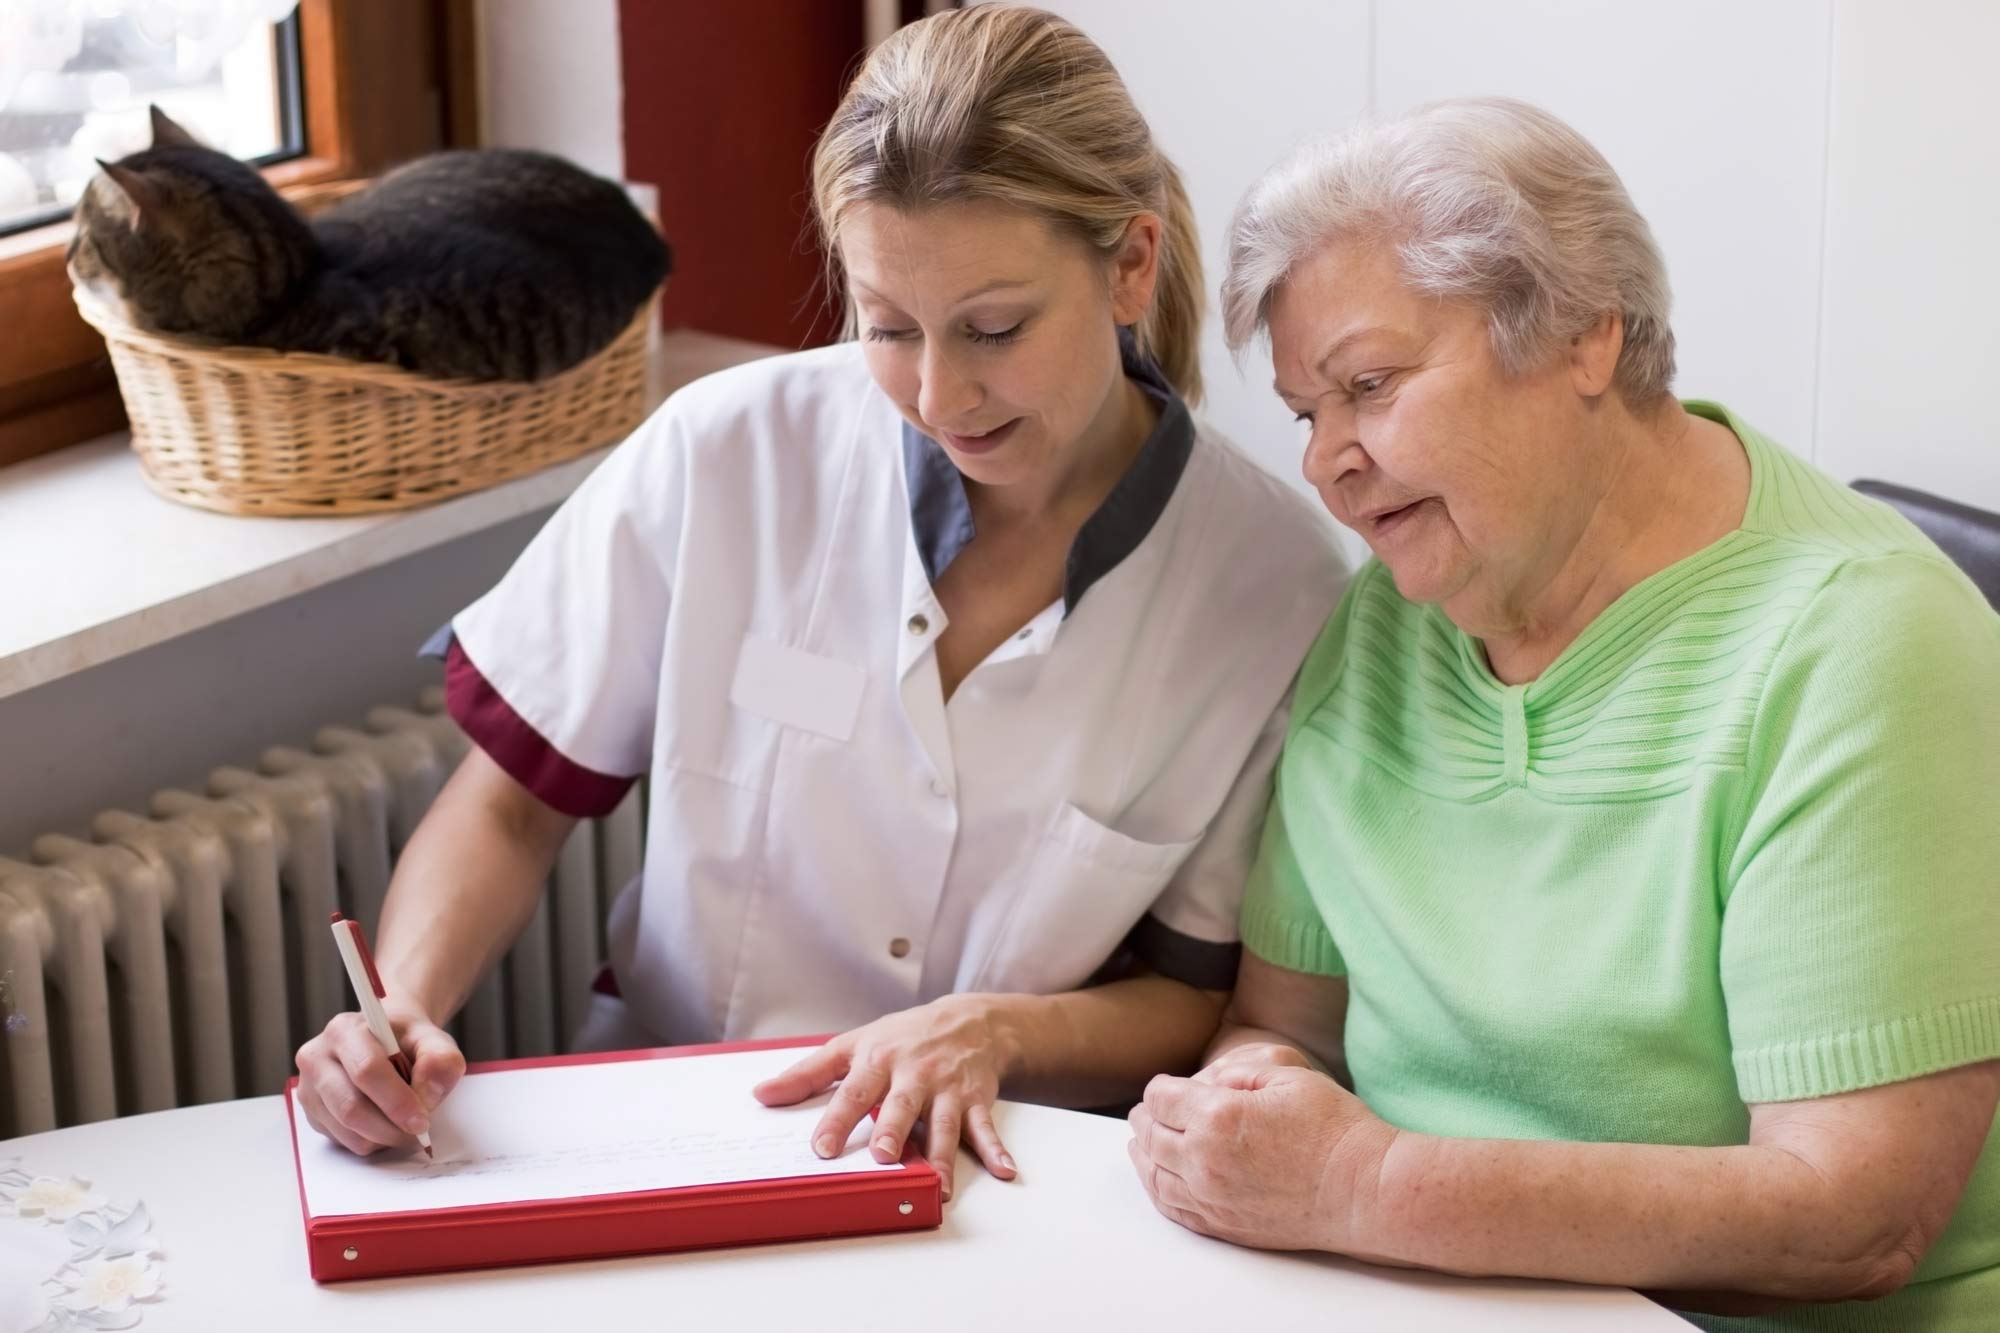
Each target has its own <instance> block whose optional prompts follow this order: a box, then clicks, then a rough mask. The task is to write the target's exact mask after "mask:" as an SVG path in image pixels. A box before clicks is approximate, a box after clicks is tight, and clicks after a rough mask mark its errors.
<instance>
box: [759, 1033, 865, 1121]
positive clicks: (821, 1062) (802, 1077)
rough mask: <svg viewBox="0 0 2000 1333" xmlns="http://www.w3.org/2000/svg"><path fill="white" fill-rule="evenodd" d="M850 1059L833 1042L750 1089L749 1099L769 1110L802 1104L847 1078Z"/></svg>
mask: <svg viewBox="0 0 2000 1333" xmlns="http://www.w3.org/2000/svg"><path fill="white" fill-rule="evenodd" d="M851 1058H852V1057H851V1056H850V1055H849V1053H848V1050H847V1048H846V1047H845V1046H842V1045H840V1044H839V1043H837V1042H831V1041H830V1042H828V1043H827V1044H826V1045H824V1046H822V1047H820V1048H819V1049H818V1050H816V1051H814V1052H813V1053H812V1054H811V1055H808V1056H807V1057H805V1059H803V1060H799V1061H796V1062H794V1063H793V1064H792V1065H791V1066H790V1067H789V1068H787V1069H786V1070H785V1071H784V1072H783V1073H780V1074H773V1075H772V1076H771V1077H770V1078H767V1079H765V1080H764V1081H763V1082H762V1083H759V1084H758V1085H757V1086H756V1087H754V1088H752V1089H750V1095H751V1096H753V1097H755V1098H756V1099H757V1100H758V1101H760V1102H762V1103H764V1105H766V1106H790V1105H792V1104H793V1103H794V1102H802V1101H804V1100H805V1099H806V1098H808V1097H810V1096H812V1095H813V1094H814V1093H816V1092H824V1091H826V1090H827V1089H828V1088H830V1087H832V1086H833V1085H834V1084H835V1083H837V1082H839V1081H840V1080H841V1079H842V1078H843V1077H845V1076H846V1074H847V1064H848V1061H849V1060H850V1059H851Z"/></svg>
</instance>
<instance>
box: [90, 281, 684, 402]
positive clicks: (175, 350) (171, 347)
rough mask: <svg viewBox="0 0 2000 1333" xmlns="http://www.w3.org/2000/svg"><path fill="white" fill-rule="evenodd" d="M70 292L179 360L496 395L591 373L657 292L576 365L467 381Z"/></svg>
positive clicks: (131, 342) (98, 325) (640, 320)
mask: <svg viewBox="0 0 2000 1333" xmlns="http://www.w3.org/2000/svg"><path fill="white" fill-rule="evenodd" d="M70 295H71V297H72V298H73V299H74V300H75V302H76V309H77V313H78V314H80V315H81V316H83V319H84V322H85V323H87V324H89V325H90V326H91V327H92V328H94V329H96V330H97V331H98V332H99V333H101V334H103V335H104V337H105V338H106V339H107V340H110V339H115V340H116V341H118V342H121V343H124V344H125V345H127V346H128V347H133V348H137V349H139V350H141V351H147V352H151V353H153V354H155V355H157V356H164V357H170V358H174V359H177V360H188V359H193V360H197V361H200V362H203V363H206V364H207V365H210V366H232V367H234V368H236V369H238V370H242V371H246V372H252V373H264V374H291V375H304V376H306V377H308V378H311V379H315V380H319V381H322V382H328V381H335V382H345V383H349V384H367V385H379V386H385V387H399V388H402V389H404V390H406V391H409V390H417V389H425V390H432V389H450V390H452V391H453V392H455V393H462V394H483V395H495V396H497V395H502V394H510V393H519V392H520V391H521V390H522V389H524V388H530V387H532V388H535V389H549V388H554V387H557V386H560V385H562V384H564V383H565V382H567V381H569V380H571V379H578V378H582V377H583V376H584V375H588V374H593V373H595V369H596V363H597V358H598V355H599V353H601V352H603V351H605V350H607V349H609V348H611V347H613V346H615V345H616V344H617V343H618V342H619V341H620V340H621V339H623V338H625V337H626V336H627V335H628V334H630V333H631V332H632V329H633V326H634V325H638V326H640V327H644V326H645V324H646V322H647V321H648V320H650V319H652V318H653V316H654V313H655V311H656V310H657V308H658V302H659V293H658V291H657V290H656V291H655V292H654V293H653V294H652V295H651V296H649V297H648V298H647V299H646V300H644V301H642V302H640V303H639V308H638V310H637V311H635V312H634V313H633V315H632V319H631V320H630V321H629V322H628V323H627V324H626V325H625V327H624V328H622V329H620V330H619V331H618V333H617V334H616V335H615V336H614V337H613V338H612V339H611V341H610V342H607V343H606V344H605V345H604V347H603V348H600V349H598V352H597V353H592V354H591V355H590V356H587V357H585V358H584V359H583V360H582V361H579V362H578V363H577V364H576V365H573V366H571V367H569V368H568V369H567V370H564V371H561V372H559V373H558V374H554V375H551V376H549V377H548V378H547V379H540V380H467V379H443V378H440V377H438V376H435V375H422V374H418V373H417V372H416V371H414V370H404V369H403V368H402V367H401V366H390V365H383V364H380V363H377V362H372V361H356V360H354V359H353V358H351V357H344V356H329V355H327V354H326V353H323V352H280V351H277V350H276V349H274V348H270V347H245V346H239V345H237V344H233V343H219V342H208V341H205V340H203V339H200V338H185V337H180V336H177V335H175V334H169V333H151V332H148V331H146V330H144V329H141V328H139V327H137V326H136V325H134V324H132V323H130V322H129V321H127V320H126V319H125V317H124V316H123V315H121V314H119V313H118V312H117V311H116V310H115V309H113V308H112V307H110V306H108V305H106V304H105V303H104V302H102V301H99V300H98V299H97V298H96V297H94V296H92V295H91V294H90V293H89V292H88V291H86V290H85V289H84V288H82V287H78V286H75V285H72V286H71V288H70Z"/></svg>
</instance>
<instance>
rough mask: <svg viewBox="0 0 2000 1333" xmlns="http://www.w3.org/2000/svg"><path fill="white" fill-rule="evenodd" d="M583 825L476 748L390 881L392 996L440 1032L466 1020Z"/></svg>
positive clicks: (382, 940)
mask: <svg viewBox="0 0 2000 1333" xmlns="http://www.w3.org/2000/svg"><path fill="white" fill-rule="evenodd" d="M575 824H576V821H575V820H574V819H572V818H570V817H569V816H567V815H563V814H560V813H558V812H557V811H554V810H551V809H550V808H549V807H547V806H546V805H543V804H542V803H541V802H540V801H539V800H537V799H536V798H535V797H533V796H532V795H530V794H529V793H528V792H527V790H526V789H525V788H523V787H522V786H521V785H520V784H519V783H517V782H515V781H514V779H513V778H511V777H509V776H508V775H507V774H506V772H505V771H504V770H502V769H501V768H500V767H499V766H498V765H497V764H495V763H494V762H493V761H492V760H491V759H489V758H488V757H487V756H486V754H485V753H484V752H483V751H480V750H478V749H474V750H473V751H472V753H471V754H470V755H468V756H467V758H466V760H465V762H464V763H463V764H461V765H460V766H459V768H458V771H457V772H455V773H453V774H452V777H451V780H450V781H449V782H447V783H446V784H445V786H444V790H443V791H442V792H440V793H439V794H438V798H437V800H436V801H435V802H434V803H432V805H431V808H430V812H429V813H428V814H426V815H425V816H424V818H423V822H422V823H420V824H418V825H417V829H416V832H415V833H413V834H412V835H411V836H410V842H409V845H408V846H407V847H405V848H404V849H403V855H402V858H401V859H400V860H399V861H398V862H397V863H396V873H395V876H394V878H393V879H391V880H390V883H389V897H388V900H387V902H386V903H384V904H383V908H382V924H381V927H380V929H379V931H378V932H377V935H378V942H377V948H376V958H377V961H378V963H379V965H380V967H381V970H382V979H383V984H384V986H385V987H386V988H387V989H388V991H389V993H390V994H391V995H392V996H397V997H400V998H403V999H407V1000H412V1001H415V1002H416V1003H417V1004H418V1005H420V1006H421V1007H422V1008H423V1011H424V1012H425V1013H426V1014H428V1015H429V1016H430V1018H431V1019H432V1021H434V1022H437V1023H444V1022H446V1021H447V1020H449V1019H450V1017H451V1016H452V1015H453V1014H455V1013H457V1012H458V1009H459V1006H460V1005H462V1004H464V1003H465V1001H466V998H467V997H468V996H470V995H471V994H472V992H473V989H474V988H475V987H476V986H478V984H479V982H480V979H481V978H483V977H484V976H485V975H486V973H487V970H488V969H489V968H491V967H492V966H493V965H494V964H495V963H497V962H499V960H500V957H501V955H503V954H505V953H506V951H507V949H508V947H509V946H511V945H512V944H513V942H514V938H515V937H516V936H517V935H519V934H520V933H521V930H522V928H523V927H525V926H526V925H527V923H528V921H529V919H530V918H531V917H533V916H534V914H535V905H536V904H537V903H538V902H539V901H540V900H541V896H542V890H543V887H544V885H546V884H547V882H548V875H549V868H550V867H551V866H552V865H554V863H555V858H556V854H557V853H558V852H559V851H560V850H561V849H562V844H563V840H564V839H565V838H567V837H568V835H569V830H570V829H571V828H573V827H575Z"/></svg>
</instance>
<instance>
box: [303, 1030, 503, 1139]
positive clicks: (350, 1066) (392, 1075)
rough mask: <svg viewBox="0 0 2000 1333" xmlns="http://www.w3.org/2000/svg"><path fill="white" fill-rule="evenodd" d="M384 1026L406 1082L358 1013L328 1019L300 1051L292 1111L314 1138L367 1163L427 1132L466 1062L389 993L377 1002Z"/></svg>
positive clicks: (452, 1045) (455, 1046)
mask: <svg viewBox="0 0 2000 1333" xmlns="http://www.w3.org/2000/svg"><path fill="white" fill-rule="evenodd" d="M382 1008H383V1009H384V1010H386V1011H387V1012H388V1015H389V1026H390V1027H392V1028H394V1029H395V1032H396V1039H397V1041H398V1042H400V1043H401V1045H402V1048H403V1052H404V1054H406V1055H408V1056H409V1057H410V1073H411V1082H409V1083H405V1082H403V1080H402V1077H401V1076H400V1075H398V1074H397V1073H396V1071H395V1068H394V1067H393V1066H391V1065H390V1063H389V1058H388V1057H387V1056H386V1055H384V1054H382V1048H381V1046H380V1045H378V1044H377V1043H376V1041H375V1035H374V1034H373V1033H372V1032H370V1031H369V1030H368V1021H367V1020H366V1019H364V1018H363V1017H362V1016H361V1015H360V1014H356V1013H345V1014H335V1015H334V1016H333V1019H332V1021H330V1022H329V1023H328V1024H327V1025H326V1029H325V1030H324V1031H323V1032H321V1033H320V1034H319V1035H318V1036H317V1037H314V1038H313V1039H312V1040H311V1041H309V1042H307V1043H306V1044H305V1045H303V1046H301V1047H299V1054H298V1065H299V1092H298V1096H299V1105H300V1107H301V1108H303V1109H304V1111H305V1113H306V1120H307V1121H308V1122H310V1123H311V1125H312V1127H313V1128H314V1129H316V1130H318V1131H319V1132H320V1133H322V1134H324V1135H326V1136H327V1137H328V1138H330V1139H332V1140H333V1141H334V1142H335V1143H338V1144H339V1145H340V1146H341V1147H343V1148H345V1149H347V1150H348V1151H349V1152H352V1153H359V1154H360V1155H361V1156H363V1157H366V1156H368V1155H369V1154H370V1153H374V1152H379V1151H380V1150H382V1149H383V1148H403V1147H408V1146H410V1144H411V1142H412V1137H413V1136H414V1135H415V1134H416V1133H417V1131H419V1130H423V1129H428V1128H430V1113H431V1112H432V1111H435V1110H436V1109H437V1108H438V1103H439V1102H442V1101H443V1100H444V1099H445V1097H446V1096H447V1095H448V1094H449V1093H450V1092H451V1090H452V1089H453V1088H455V1087H457V1086H458V1080H459V1078H460V1077H461V1076H462V1075H463V1074H464V1073H465V1056H464V1055H462V1054H461V1053H460V1052H459V1049H458V1043H457V1042H455V1041H453V1040H452V1039H451V1034H450V1033H448V1032H446V1031H445V1030H444V1029H443V1028H441V1027H439V1026H438V1025H437V1024H435V1023H433V1022H431V1019H430V1015H428V1014H426V1013H425V1012H423V1010H421V1009H419V1008H418V1007H417V1006H416V1005H414V1004H410V1003H408V1002H406V1001H402V1000H400V999H399V998H398V997H397V996H396V994H395V993H394V992H393V991H392V992H391V993H390V995H389V998H388V999H386V1000H384V1001H383V1002H382Z"/></svg>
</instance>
